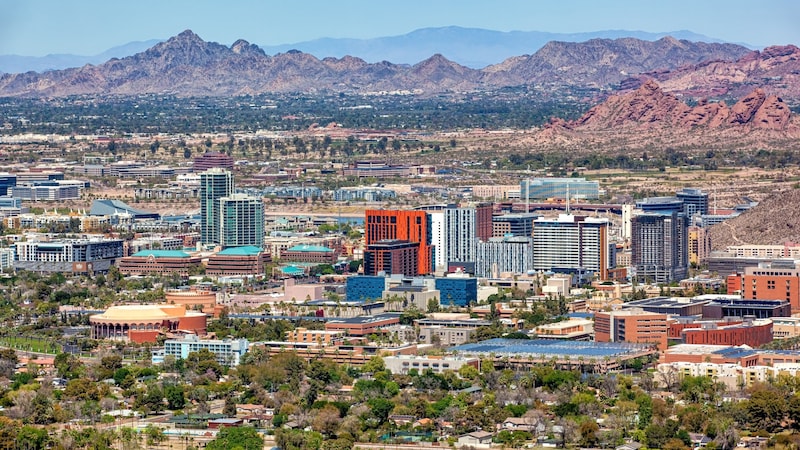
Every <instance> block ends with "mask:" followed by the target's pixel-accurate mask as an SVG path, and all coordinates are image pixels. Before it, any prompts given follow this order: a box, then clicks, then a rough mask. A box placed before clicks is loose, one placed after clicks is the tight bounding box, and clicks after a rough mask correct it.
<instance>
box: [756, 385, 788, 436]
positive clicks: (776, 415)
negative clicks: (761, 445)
mask: <svg viewBox="0 0 800 450" xmlns="http://www.w3.org/2000/svg"><path fill="white" fill-rule="evenodd" d="M786 412H787V405H786V398H785V397H784V396H783V395H782V394H781V393H780V392H778V391H777V390H775V389H772V388H771V387H768V386H756V387H755V389H754V391H753V392H752V394H751V395H750V400H749V401H748V402H747V415H748V421H749V422H750V426H751V427H752V428H753V429H756V430H760V429H763V430H767V431H769V432H775V431H778V430H779V429H780V427H781V421H782V420H783V417H784V415H785V414H786Z"/></svg>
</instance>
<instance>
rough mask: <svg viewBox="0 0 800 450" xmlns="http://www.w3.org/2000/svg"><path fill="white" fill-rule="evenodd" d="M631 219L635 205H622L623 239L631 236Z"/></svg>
mask: <svg viewBox="0 0 800 450" xmlns="http://www.w3.org/2000/svg"><path fill="white" fill-rule="evenodd" d="M631 219H633V205H622V230H621V232H620V234H621V235H622V239H625V240H628V239H630V238H631Z"/></svg>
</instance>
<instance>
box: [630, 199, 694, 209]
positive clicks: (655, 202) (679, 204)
mask: <svg viewBox="0 0 800 450" xmlns="http://www.w3.org/2000/svg"><path fill="white" fill-rule="evenodd" d="M636 209H638V210H640V211H643V212H646V213H649V212H652V213H670V212H683V200H681V199H679V198H678V197H648V198H643V199H640V200H636Z"/></svg>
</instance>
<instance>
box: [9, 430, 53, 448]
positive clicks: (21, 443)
mask: <svg viewBox="0 0 800 450" xmlns="http://www.w3.org/2000/svg"><path fill="white" fill-rule="evenodd" d="M48 439H49V437H48V435H47V430H44V429H41V428H34V427H32V426H29V425H25V426H24V427H22V428H20V430H19V433H17V438H16V440H15V447H14V448H18V449H24V450H40V449H45V448H48V446H47V444H48ZM6 444H7V443H6Z"/></svg>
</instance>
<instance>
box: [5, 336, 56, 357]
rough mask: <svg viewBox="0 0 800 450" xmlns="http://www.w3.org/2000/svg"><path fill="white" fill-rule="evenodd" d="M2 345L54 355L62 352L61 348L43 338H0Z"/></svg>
mask: <svg viewBox="0 0 800 450" xmlns="http://www.w3.org/2000/svg"><path fill="white" fill-rule="evenodd" d="M0 345H2V346H5V347H10V348H14V349H19V350H26V351H29V352H36V353H50V354H53V355H55V354H57V353H60V352H61V346H59V345H58V344H56V343H54V342H51V341H48V340H46V339H42V338H31V337H25V336H4V337H0Z"/></svg>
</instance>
